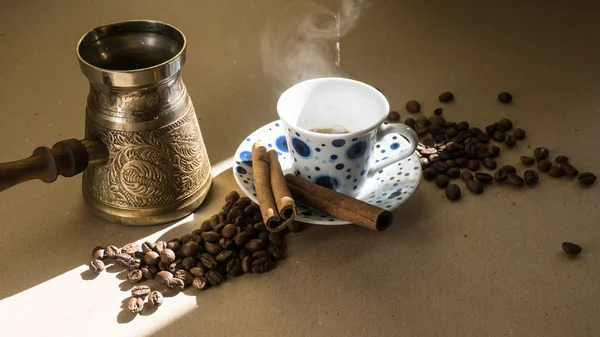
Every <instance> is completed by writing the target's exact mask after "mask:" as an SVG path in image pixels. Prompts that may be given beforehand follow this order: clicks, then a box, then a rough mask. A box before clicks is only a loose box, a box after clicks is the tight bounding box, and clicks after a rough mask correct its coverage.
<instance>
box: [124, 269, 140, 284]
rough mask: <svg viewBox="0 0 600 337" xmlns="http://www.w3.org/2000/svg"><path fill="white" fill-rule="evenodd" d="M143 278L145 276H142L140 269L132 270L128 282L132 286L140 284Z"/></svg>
mask: <svg viewBox="0 0 600 337" xmlns="http://www.w3.org/2000/svg"><path fill="white" fill-rule="evenodd" d="M143 278H144V275H142V271H141V270H139V269H135V270H132V271H130V272H129V273H128V274H127V282H129V283H132V284H136V283H138V282H140V281H141V280H142V279H143Z"/></svg>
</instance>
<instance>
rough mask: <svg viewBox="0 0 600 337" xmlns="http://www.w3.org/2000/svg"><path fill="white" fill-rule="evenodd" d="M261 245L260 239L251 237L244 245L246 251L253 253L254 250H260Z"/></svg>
mask: <svg viewBox="0 0 600 337" xmlns="http://www.w3.org/2000/svg"><path fill="white" fill-rule="evenodd" d="M262 246H263V241H262V240H260V239H252V240H250V241H248V242H247V243H246V245H245V246H244V247H245V248H246V249H247V250H248V252H250V253H254V252H256V251H258V250H260V249H261V248H262Z"/></svg>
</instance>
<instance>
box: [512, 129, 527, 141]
mask: <svg viewBox="0 0 600 337" xmlns="http://www.w3.org/2000/svg"><path fill="white" fill-rule="evenodd" d="M513 135H514V136H515V137H517V139H518V140H523V139H525V130H523V129H521V128H517V129H514V130H513Z"/></svg>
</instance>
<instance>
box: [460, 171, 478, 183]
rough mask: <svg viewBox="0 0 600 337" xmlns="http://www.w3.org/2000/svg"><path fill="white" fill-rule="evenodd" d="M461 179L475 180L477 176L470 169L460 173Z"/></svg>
mask: <svg viewBox="0 0 600 337" xmlns="http://www.w3.org/2000/svg"><path fill="white" fill-rule="evenodd" d="M460 179H462V180H463V181H467V180H473V179H475V176H473V173H471V172H469V171H463V172H462V173H461V174H460Z"/></svg>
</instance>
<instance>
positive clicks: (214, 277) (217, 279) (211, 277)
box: [205, 270, 223, 286]
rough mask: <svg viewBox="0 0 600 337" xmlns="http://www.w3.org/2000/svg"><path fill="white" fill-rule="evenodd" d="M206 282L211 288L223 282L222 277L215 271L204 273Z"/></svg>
mask: <svg viewBox="0 0 600 337" xmlns="http://www.w3.org/2000/svg"><path fill="white" fill-rule="evenodd" d="M205 277H206V280H207V281H208V282H209V283H210V284H212V285H213V286H217V285H219V284H221V282H223V276H222V275H221V273H219V272H218V271H217V270H209V271H207V272H206V276H205Z"/></svg>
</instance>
